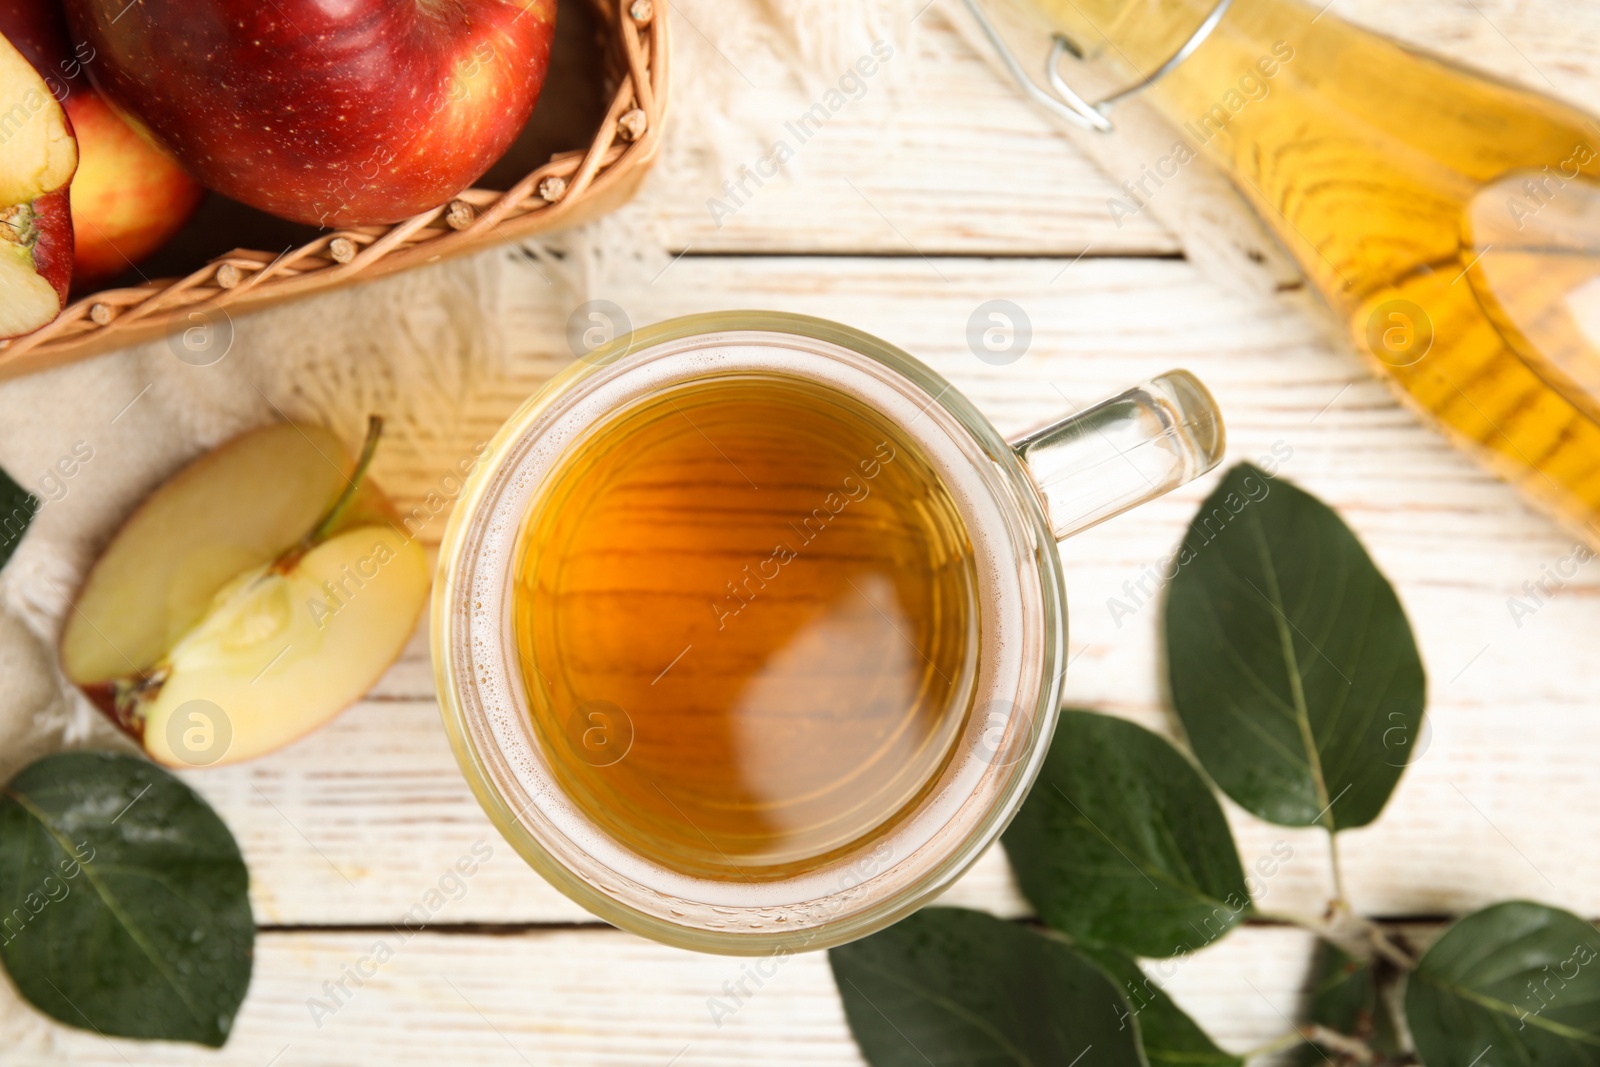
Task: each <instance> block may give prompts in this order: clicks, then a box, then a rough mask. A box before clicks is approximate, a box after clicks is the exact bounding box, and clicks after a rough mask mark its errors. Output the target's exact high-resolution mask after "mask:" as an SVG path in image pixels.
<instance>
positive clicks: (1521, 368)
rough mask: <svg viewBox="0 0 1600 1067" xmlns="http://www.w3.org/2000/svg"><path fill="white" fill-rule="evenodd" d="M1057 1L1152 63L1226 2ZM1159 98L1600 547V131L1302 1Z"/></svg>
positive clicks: (1292, 244) (1405, 372) (1348, 307)
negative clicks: (1215, 5)
mask: <svg viewBox="0 0 1600 1067" xmlns="http://www.w3.org/2000/svg"><path fill="white" fill-rule="evenodd" d="M1038 3H1039V7H1040V10H1041V11H1043V12H1045V13H1046V14H1047V16H1050V17H1051V20H1052V21H1054V22H1056V23H1057V24H1058V25H1060V26H1061V28H1063V29H1064V30H1065V31H1066V32H1067V33H1068V34H1069V35H1079V34H1084V33H1085V31H1086V27H1085V25H1084V22H1085V20H1087V22H1088V23H1089V24H1090V25H1091V26H1092V27H1093V29H1094V31H1098V34H1103V35H1104V36H1105V38H1106V39H1107V40H1108V42H1109V43H1108V44H1107V45H1106V50H1107V54H1108V55H1109V56H1112V57H1116V58H1118V59H1120V60H1122V61H1124V62H1125V63H1126V64H1127V65H1128V66H1129V67H1131V68H1133V69H1135V70H1137V71H1138V72H1139V73H1145V72H1148V71H1150V70H1152V69H1154V68H1155V67H1156V66H1157V65H1159V64H1160V63H1161V62H1162V61H1163V60H1164V59H1166V58H1167V57H1168V56H1170V55H1171V54H1172V53H1173V52H1174V51H1175V50H1176V48H1177V47H1178V45H1179V44H1181V43H1182V42H1183V41H1184V40H1185V39H1186V38H1187V37H1188V36H1189V34H1190V32H1191V31H1192V30H1193V28H1194V27H1195V26H1196V25H1198V24H1199V22H1200V20H1201V19H1203V18H1204V17H1205V15H1206V13H1207V12H1209V11H1210V9H1211V0H1151V2H1141V3H1138V4H1125V3H1118V2H1110V0H1108V2H1105V3H1099V4H1097V3H1093V2H1091V3H1088V4H1083V3H1081V2H1080V3H1069V0H1038ZM1078 39H1079V40H1082V39H1083V37H1081V36H1079V37H1078ZM1268 71H1271V73H1270V75H1269V74H1268ZM1146 98H1147V99H1148V100H1150V101H1151V102H1152V103H1153V104H1154V105H1155V106H1156V107H1157V108H1158V109H1159V110H1160V111H1161V112H1162V113H1163V115H1164V116H1165V117H1166V118H1167V119H1168V120H1170V121H1171V122H1172V123H1173V125H1174V126H1175V127H1176V128H1177V130H1178V131H1179V134H1180V136H1181V138H1182V140H1183V141H1184V142H1185V143H1186V144H1187V146H1188V148H1189V149H1190V150H1191V151H1194V152H1198V153H1199V154H1202V155H1204V156H1205V157H1207V158H1209V159H1210V160H1211V161H1213V162H1214V163H1216V164H1218V165H1219V166H1221V167H1222V168H1223V169H1224V170H1225V171H1226V172H1227V173H1228V174H1229V175H1230V176H1231V177H1232V178H1233V180H1234V181H1235V183H1236V184H1237V185H1238V187H1239V188H1240V190H1241V191H1242V192H1243V194H1244V195H1245V196H1246V197H1247V199H1249V200H1250V201H1251V203H1252V205H1253V206H1254V207H1255V209H1256V210H1257V211H1258V212H1259V213H1260V214H1261V216H1262V217H1263V218H1264V219H1265V220H1266V221H1267V222H1268V223H1269V224H1270V225H1271V227H1272V228H1273V230H1274V231H1275V232H1276V234H1277V236H1278V237H1279V238H1280V239H1281V240H1282V241H1283V242H1284V244H1285V245H1286V246H1287V247H1288V248H1289V250H1290V251H1291V252H1292V254H1293V255H1294V256H1295V258H1296V260H1297V261H1298V262H1299V264H1300V266H1301V268H1302V270H1304V271H1305V273H1306V275H1307V276H1308V277H1309V279H1310V281H1311V283H1312V284H1313V285H1314V286H1315V287H1316V289H1317V291H1318V292H1319V293H1320V294H1321V296H1322V297H1323V299H1324V300H1325V301H1326V303H1327V304H1328V305H1329V306H1330V307H1331V308H1332V309H1333V311H1334V313H1335V314H1336V315H1337V316H1338V318H1339V320H1340V321H1342V322H1344V323H1345V324H1346V325H1347V327H1348V329H1349V333H1350V336H1351V338H1352V340H1353V341H1354V342H1355V344H1356V345H1357V346H1358V347H1359V348H1361V349H1362V350H1363V351H1365V352H1368V353H1370V354H1371V355H1372V356H1373V357H1375V358H1376V359H1377V360H1378V361H1379V363H1380V365H1381V367H1382V368H1383V370H1384V371H1385V372H1386V373H1387V374H1388V375H1390V376H1391V377H1392V379H1393V380H1394V381H1395V382H1396V383H1397V384H1398V385H1399V386H1400V388H1401V389H1402V390H1403V391H1404V395H1405V396H1407V397H1408V398H1409V399H1410V401H1412V402H1413V403H1414V405H1415V406H1416V407H1418V408H1420V409H1421V410H1422V411H1423V412H1425V413H1426V414H1427V415H1429V416H1430V417H1431V418H1432V419H1433V420H1435V421H1436V422H1437V423H1438V424H1439V425H1440V426H1441V427H1443V428H1444V429H1445V431H1446V432H1447V433H1448V434H1449V435H1450V436H1451V437H1452V438H1453V439H1455V440H1456V441H1457V442H1459V443H1464V444H1466V445H1467V446H1468V449H1469V451H1471V452H1473V453H1474V454H1475V455H1477V456H1478V457H1479V458H1480V459H1482V460H1483V461H1485V462H1486V463H1487V464H1488V465H1489V466H1490V467H1491V468H1492V469H1493V470H1495V471H1496V472H1497V473H1499V474H1500V475H1501V476H1503V477H1505V478H1507V479H1508V480H1509V481H1511V482H1512V483H1513V484H1515V485H1517V486H1518V487H1519V488H1520V489H1522V490H1523V491H1524V492H1525V493H1527V494H1528V495H1529V496H1530V497H1531V498H1533V499H1534V500H1535V502H1537V503H1539V504H1540V505H1542V506H1543V507H1544V508H1545V509H1547V510H1549V511H1551V512H1553V513H1554V514H1556V515H1557V516H1558V517H1560V518H1562V519H1564V520H1566V521H1567V522H1568V523H1569V524H1570V525H1571V526H1572V527H1573V528H1574V529H1576V530H1579V531H1581V532H1582V534H1583V536H1585V537H1586V538H1587V539H1588V540H1589V541H1590V542H1591V543H1600V182H1597V181H1596V180H1595V179H1600V125H1597V124H1596V123H1595V122H1594V120H1592V119H1590V118H1589V117H1588V116H1586V115H1584V114H1582V113H1581V112H1579V111H1577V110H1576V109H1574V108H1571V107H1568V106H1566V105H1565V104H1561V103H1559V102H1557V101H1554V100H1551V99H1550V98H1548V97H1545V96H1542V95H1540V94H1538V93H1534V92H1530V91H1528V90H1524V89H1518V88H1514V87H1511V86H1508V85H1505V84H1503V83H1500V82H1498V81H1495V80H1494V79H1492V78H1490V77H1488V76H1486V75H1481V74H1476V73H1472V72H1469V71H1467V70H1465V69H1463V68H1461V67H1458V66H1455V65H1453V64H1451V63H1449V62H1447V61H1444V60H1441V59H1438V58H1434V57H1432V56H1428V55H1425V54H1421V53H1418V52H1415V51H1412V50H1410V49H1407V48H1405V47H1402V46H1401V45H1398V44H1396V43H1394V42H1392V41H1389V40H1387V39H1385V38H1383V37H1380V36H1378V35H1376V34H1373V33H1370V32H1368V31H1366V30H1362V29H1359V28H1357V27H1354V26H1351V25H1350V24H1348V23H1345V22H1342V21H1340V20H1339V19H1338V18H1337V17H1335V16H1334V15H1332V14H1326V13H1324V14H1322V15H1320V16H1319V15H1318V12H1317V8H1315V7H1310V6H1307V5H1305V4H1302V3H1299V2H1296V0H1235V2H1234V4H1233V6H1232V8H1231V9H1230V10H1229V11H1228V13H1227V14H1226V15H1225V16H1224V18H1223V20H1222V21H1221V23H1220V24H1219V25H1218V26H1217V28H1216V30H1215V31H1214V32H1213V33H1212V34H1211V35H1210V36H1209V37H1208V38H1207V39H1206V40H1205V42H1204V43H1203V44H1202V45H1201V46H1200V47H1199V48H1198V49H1197V50H1196V51H1195V52H1194V54H1193V55H1191V56H1190V57H1189V58H1187V59H1186V60H1184V61H1183V62H1182V63H1181V64H1179V65H1178V66H1177V67H1176V68H1175V69H1174V70H1173V71H1172V72H1171V73H1169V74H1168V75H1167V76H1166V77H1164V78H1162V79H1161V80H1159V81H1158V82H1157V83H1156V84H1155V85H1153V86H1152V87H1150V88H1149V89H1148V90H1146ZM1113 117H1114V113H1113ZM1171 166H1172V164H1168V169H1169V170H1170V168H1171Z"/></svg>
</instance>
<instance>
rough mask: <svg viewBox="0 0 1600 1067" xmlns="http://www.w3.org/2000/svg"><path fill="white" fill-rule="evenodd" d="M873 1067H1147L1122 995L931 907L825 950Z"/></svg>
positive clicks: (1058, 947)
mask: <svg viewBox="0 0 1600 1067" xmlns="http://www.w3.org/2000/svg"><path fill="white" fill-rule="evenodd" d="M828 961H829V963H831V964H832V965H833V977H834V980H835V981H836V982H837V983H838V985H839V995H840V996H841V997H842V998H843V999H844V1011H845V1018H846V1019H848V1020H849V1022H850V1031H851V1033H853V1034H854V1035H855V1039H856V1044H858V1045H859V1046H861V1052H862V1054H863V1055H864V1056H866V1058H867V1061H868V1062H869V1063H871V1064H872V1065H873V1067H929V1065H930V1064H931V1065H932V1067H1006V1065H1020V1067H1067V1065H1068V1064H1073V1065H1074V1067H1140V1065H1143V1064H1145V1063H1146V1062H1147V1061H1146V1060H1145V1059H1144V1057H1143V1055H1142V1054H1141V1053H1140V1051H1139V1047H1138V1042H1137V1040H1136V1036H1135V1035H1136V1031H1135V1028H1134V1027H1133V1026H1131V1025H1129V1023H1128V1015H1129V1012H1128V1007H1127V1002H1126V1001H1125V1000H1124V998H1123V996H1122V994H1121V993H1120V991H1119V990H1118V989H1117V987H1116V986H1114V985H1113V984H1112V983H1111V981H1110V980H1109V979H1108V978H1107V977H1106V976H1105V974H1104V973H1103V972H1102V971H1101V970H1100V968H1098V967H1096V966H1095V965H1094V964H1092V963H1090V962H1089V961H1087V960H1085V959H1083V958H1082V957H1080V956H1078V955H1077V954H1076V953H1074V952H1073V951H1072V950H1071V949H1070V948H1068V947H1067V946H1066V945H1064V944H1061V943H1060V942H1058V941H1055V940H1053V939H1050V938H1046V937H1041V936H1040V935H1038V934H1036V933H1034V932H1033V931H1031V930H1029V929H1027V928H1026V927H1023V926H1019V925H1017V924H1015V923H1008V922H1002V921H1001V920H999V919H996V918H994V917H993V916H992V915H985V914H984V913H982V912H977V911H967V910H965V909H963V908H925V909H923V910H922V911H919V912H917V913H916V914H915V915H912V916H911V917H910V918H907V919H903V920H901V921H900V922H898V923H896V924H895V925H894V926H891V927H889V929H887V930H883V931H881V932H879V933H876V934H873V935H872V936H870V937H866V938H863V939H862V940H860V941H856V942H853V943H851V944H848V945H843V946H841V947H839V948H835V949H832V950H830V951H829V952H828Z"/></svg>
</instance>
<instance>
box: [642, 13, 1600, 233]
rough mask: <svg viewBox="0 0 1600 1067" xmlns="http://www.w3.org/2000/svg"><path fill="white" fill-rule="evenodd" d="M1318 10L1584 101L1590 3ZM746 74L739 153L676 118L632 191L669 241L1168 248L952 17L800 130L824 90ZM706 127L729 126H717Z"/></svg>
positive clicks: (702, 47)
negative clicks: (777, 150)
mask: <svg viewBox="0 0 1600 1067" xmlns="http://www.w3.org/2000/svg"><path fill="white" fill-rule="evenodd" d="M916 6H917V7H920V6H921V5H920V4H918V5H916ZM1318 6H1320V4H1319V5H1318ZM709 10H710V9H709V8H708V7H707V6H706V5H705V3H704V2H703V0H701V2H699V3H694V4H690V5H680V7H679V11H680V13H681V14H682V15H683V16H684V17H685V18H693V19H694V23H695V26H697V27H699V28H700V30H701V31H702V32H703V34H704V35H706V36H709V37H711V38H713V39H716V40H718V41H719V42H721V44H722V46H723V47H724V50H725V51H732V52H733V53H734V54H737V45H736V44H730V42H729V40H728V39H725V37H724V35H726V38H736V37H737V34H738V32H739V26H738V25H733V26H730V27H728V28H724V27H723V26H722V25H721V22H722V20H721V19H719V18H716V17H704V16H702V15H701V14H700V12H702V11H709ZM1330 13H1331V14H1333V15H1339V16H1343V17H1345V18H1347V19H1349V20H1350V21H1353V22H1357V23H1359V24H1362V25H1364V26H1367V27H1369V28H1372V29H1375V30H1377V31H1379V32H1383V33H1387V34H1389V35H1391V36H1394V37H1396V38H1398V39H1400V40H1402V41H1404V42H1406V43H1409V44H1412V45H1414V46H1416V47H1420V48H1424V49H1428V50H1430V51H1433V52H1436V53H1439V54H1442V55H1444V56H1447V57H1449V58H1452V59H1455V60H1457V61H1459V62H1462V63H1465V64H1467V65H1469V66H1474V67H1477V68H1479V69H1481V70H1484V71H1487V72H1488V73H1490V74H1493V75H1496V76H1498V77H1501V78H1505V79H1507V80H1510V81H1513V82H1517V83H1520V84H1523V85H1526V86H1528V87H1530V88H1533V89H1536V90H1538V91H1541V92H1545V93H1551V94H1553V95H1556V96H1558V97H1560V98H1563V99H1565V100H1567V101H1569V102H1570V103H1573V104H1575V105H1577V106H1579V107H1584V108H1590V107H1592V102H1593V100H1594V99H1595V94H1596V92H1597V91H1600V70H1597V69H1596V68H1595V66H1594V64H1593V63H1592V62H1591V59H1592V52H1593V43H1594V41H1595V40H1597V39H1600V9H1596V8H1595V7H1594V6H1593V5H1576V6H1574V5H1556V4H1550V3H1545V4H1535V5H1532V6H1529V5H1527V4H1520V3H1517V2H1515V0H1494V2H1474V0H1411V2H1409V3H1406V4H1402V5H1395V4H1393V3H1384V2H1383V0H1339V2H1338V3H1335V4H1334V5H1333V6H1332V7H1331V9H1330ZM674 47H675V48H677V49H678V50H679V51H680V54H681V55H684V56H685V57H686V58H685V60H684V61H680V64H679V66H678V69H679V70H683V69H687V68H686V67H685V65H684V63H685V62H687V56H688V55H690V54H692V55H693V56H695V57H698V58H697V60H696V61H697V62H702V63H706V64H712V65H717V64H722V63H725V62H726V60H724V59H721V58H719V57H717V55H716V54H715V53H713V52H711V51H710V50H709V49H708V47H707V45H706V41H705V37H703V36H701V35H700V34H697V33H696V32H694V31H693V30H692V29H686V30H685V31H684V32H680V33H678V34H677V35H676V37H675V39H674ZM702 53H704V54H703V55H702ZM749 73H750V77H751V80H752V83H751V84H749V85H746V84H745V83H744V82H740V83H739V87H740V97H741V99H740V107H741V109H744V110H743V113H749V114H759V115H761V116H763V118H762V119H761V120H759V121H757V122H755V123H754V124H753V130H752V131H751V132H750V133H749V136H748V138H747V141H746V143H745V144H744V145H743V147H742V150H737V151H733V152H731V153H729V154H726V157H725V158H720V159H718V158H710V157H708V156H707V153H706V143H705V142H706V138H705V137H704V136H702V132H701V130H700V129H699V128H698V127H697V128H695V129H693V130H689V131H687V132H685V131H683V130H679V129H675V130H674V131H673V136H671V137H670V138H669V141H668V144H667V146H666V148H665V155H664V158H663V160H662V163H661V165H660V168H659V173H658V174H657V175H654V176H652V178H651V179H650V180H649V181H648V182H647V183H646V185H645V188H644V190H643V192H642V194H641V197H640V201H639V204H638V215H637V216H636V217H637V218H638V219H640V220H641V222H643V221H644V220H648V223H647V224H648V225H650V226H653V227H654V228H655V230H656V232H657V233H659V234H660V236H661V239H662V240H664V241H665V242H666V243H667V245H668V246H669V247H670V248H671V249H672V250H673V251H674V252H677V251H681V250H683V249H686V248H688V249H693V250H694V251H696V252H698V253H712V252H760V253H764V254H771V253H773V252H777V251H782V252H790V253H796V252H813V253H817V252H831V253H862V252H871V253H881V254H889V255H915V254H917V253H919V252H920V253H922V254H925V255H937V254H944V253H949V254H991V255H999V254H1036V255H1064V256H1069V257H1070V256H1074V255H1077V254H1078V253H1079V252H1081V251H1083V250H1084V249H1087V248H1092V249H1094V252H1095V254H1098V255H1124V254H1158V253H1159V254H1170V253H1174V252H1177V251H1179V250H1180V249H1179V245H1178V243H1177V241H1176V238H1174V237H1173V236H1172V235H1171V234H1170V233H1169V232H1168V231H1167V230H1166V229H1165V228H1164V227H1162V226H1161V225H1160V224H1159V223H1158V222H1156V221H1154V220H1153V219H1151V218H1150V217H1149V214H1148V213H1147V212H1141V213H1140V214H1139V215H1136V216H1133V217H1131V218H1127V219H1124V220H1123V221H1122V225H1121V226H1118V225H1117V224H1116V221H1115V220H1114V219H1113V217H1112V215H1111V213H1110V210H1109V208H1108V205H1107V202H1108V200H1109V199H1110V198H1112V197H1114V196H1122V195H1124V194H1122V192H1121V190H1120V189H1119V187H1118V186H1119V183H1120V182H1121V181H1122V180H1123V179H1124V178H1126V177H1129V176H1130V175H1124V174H1118V175H1113V176H1109V177H1108V176H1107V175H1105V174H1103V173H1102V172H1101V171H1100V170H1098V169H1097V168H1096V167H1095V166H1094V165H1093V164H1092V163H1091V162H1089V160H1088V159H1087V158H1086V157H1085V156H1084V155H1083V154H1082V153H1081V152H1080V151H1078V150H1077V149H1076V148H1074V147H1073V145H1072V144H1071V143H1070V142H1069V141H1068V140H1067V139H1066V138H1065V137H1064V136H1062V135H1061V134H1060V133H1059V132H1058V131H1057V129H1056V128H1055V127H1054V126H1053V125H1051V122H1050V121H1049V120H1047V119H1046V118H1045V117H1044V116H1043V115H1042V114H1041V112H1040V111H1039V110H1038V109H1036V108H1035V107H1034V106H1033V105H1031V104H1030V103H1028V102H1027V101H1026V100H1025V99H1024V98H1023V97H1022V96H1021V94H1020V93H1019V92H1018V91H1017V90H1016V89H1015V88H1014V87H1013V86H1012V85H1011V84H1009V83H1008V82H1006V81H1005V80H1004V79H1003V78H1002V77H1001V76H999V75H998V74H996V73H995V71H994V70H993V69H991V68H990V67H989V66H988V65H987V64H985V63H984V61H983V60H982V59H981V58H980V57H979V56H978V55H977V54H976V53H975V52H974V51H973V49H972V48H971V47H970V46H969V45H968V44H967V43H966V42H965V41H963V40H962V39H961V38H960V37H959V36H958V35H957V34H956V33H955V32H954V31H953V30H952V29H951V27H950V24H949V23H948V22H947V21H946V20H945V18H944V16H943V15H942V13H941V10H940V8H939V6H938V5H935V6H934V7H933V8H932V9H931V10H929V11H928V12H927V13H926V14H925V15H924V16H923V17H921V18H920V19H918V20H917V23H916V25H915V27H914V30H913V32H912V34H911V44H910V46H909V47H908V48H907V49H905V50H904V51H903V52H902V54H899V55H896V56H895V57H894V58H893V59H891V60H890V61H889V62H888V63H886V64H885V65H884V66H883V69H882V70H881V71H880V72H879V73H878V74H876V75H874V76H873V78H871V79H868V80H867V83H866V84H867V89H866V91H865V92H864V93H863V94H862V95H861V97H860V99H858V100H852V101H851V102H850V103H849V104H847V105H846V106H845V107H844V108H842V109H841V110H839V111H838V112H837V113H836V114H834V115H833V116H832V117H831V118H830V119H829V121H828V123H827V125H826V126H825V127H823V128H822V129H821V132H819V133H817V134H815V135H814V136H812V137H811V138H810V139H809V140H807V141H805V142H804V143H799V142H798V138H796V137H795V135H794V134H793V133H790V132H789V131H788V129H787V127H786V123H788V122H791V121H793V120H794V119H795V117H796V116H798V115H799V114H800V113H802V112H804V111H805V110H806V109H807V108H808V107H810V106H811V105H812V104H814V103H816V95H815V93H816V91H820V88H822V87H825V86H824V85H821V84H820V83H819V89H818V90H815V91H813V92H811V93H808V92H806V91H805V90H802V89H800V88H798V87H796V86H793V85H791V84H789V83H788V82H787V81H784V80H780V79H778V78H777V77H776V76H775V75H772V74H771V73H770V72H767V71H763V70H758V69H752V70H750V72H749ZM824 73H826V72H824ZM840 73H843V72H842V71H840ZM826 80H827V79H824V81H826ZM685 99H688V97H687V96H686V97H685ZM678 103H681V101H675V107H676V104H678ZM684 106H685V107H688V106H689V105H687V104H686V105H684ZM711 121H713V120H709V119H702V118H698V117H697V116H694V115H692V114H690V113H688V111H687V110H685V109H684V108H677V109H676V113H675V114H674V116H673V123H674V124H675V126H682V125H685V124H689V123H697V122H698V123H705V122H711ZM714 124H715V125H716V126H717V128H718V129H720V130H723V131H724V132H723V133H722V134H721V136H723V137H727V136H730V135H729V134H728V133H727V132H726V126H727V123H726V121H724V120H722V119H718V120H715V122H714ZM780 140H782V141H784V142H785V143H788V144H790V145H791V147H793V148H794V150H795V155H794V159H793V160H792V161H791V162H790V163H789V164H788V165H787V171H786V172H785V173H780V174H778V175H777V176H776V177H774V178H771V179H766V180H764V181H762V182H761V183H760V184H757V183H756V181H755V180H754V179H752V178H746V179H745V189H746V191H747V193H748V195H747V196H741V199H742V200H743V204H742V206H739V207H738V208H737V210H735V211H734V213H733V214H731V215H727V216H723V217H720V220H719V219H718V218H714V217H713V216H714V212H713V211H712V210H711V209H709V208H708V206H707V205H708V202H709V201H712V200H720V201H722V202H724V203H726V204H729V205H731V204H732V200H730V199H729V197H728V194H727V193H726V191H725V190H724V189H723V182H725V181H733V182H738V181H739V180H740V178H741V173H740V171H739V168H740V166H741V165H742V166H744V167H748V168H754V167H755V165H756V163H757V162H758V161H759V160H760V159H761V158H762V157H763V156H764V155H767V154H770V152H771V150H772V146H773V144H774V143H775V142H777V141H780ZM1132 176H1133V177H1137V175H1132ZM852 184H853V185H854V189H852V188H851V185H852ZM719 221H720V223H721V224H720V225H718V222H719Z"/></svg>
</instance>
